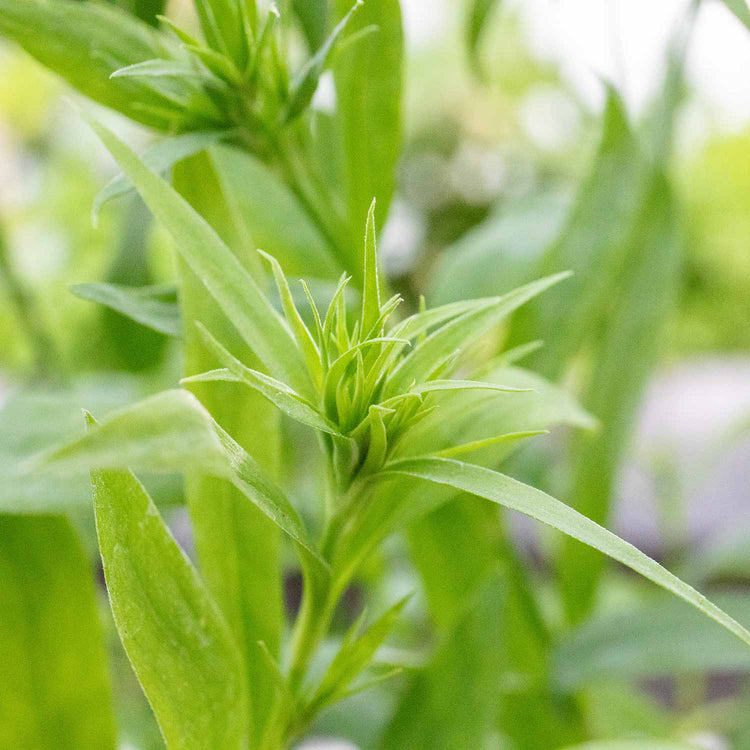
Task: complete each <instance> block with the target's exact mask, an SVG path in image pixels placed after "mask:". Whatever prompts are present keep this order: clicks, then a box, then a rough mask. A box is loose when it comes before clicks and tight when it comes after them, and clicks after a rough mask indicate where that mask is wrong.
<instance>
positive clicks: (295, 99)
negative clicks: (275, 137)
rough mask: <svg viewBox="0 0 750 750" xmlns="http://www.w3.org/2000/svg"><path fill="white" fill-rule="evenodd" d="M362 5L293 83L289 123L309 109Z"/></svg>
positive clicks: (351, 11) (359, 3) (358, 0)
mask: <svg viewBox="0 0 750 750" xmlns="http://www.w3.org/2000/svg"><path fill="white" fill-rule="evenodd" d="M362 5H364V0H356V2H355V3H354V5H353V6H352V7H351V8H350V9H349V11H348V13H346V15H345V16H344V17H343V18H342V19H341V20H340V21H339V22H338V23H337V24H336V26H335V28H334V29H333V31H332V32H331V33H330V35H329V36H328V38H327V39H326V40H325V42H324V43H323V44H322V45H321V46H320V48H319V49H318V50H317V51H316V52H315V54H314V55H313V56H312V57H311V58H310V59H309V60H308V61H307V62H306V63H305V65H304V66H303V68H302V70H300V72H299V73H298V74H297V76H296V78H295V79H294V81H293V82H292V89H291V92H290V95H289V104H288V106H287V112H286V121H287V122H289V121H290V120H293V119H294V118H295V117H297V116H299V115H300V114H302V112H303V111H304V110H305V109H306V108H307V105H308V104H310V102H311V101H312V98H313V94H315V89H317V88H318V81H319V80H320V76H321V74H322V73H323V70H324V69H325V66H326V64H327V63H328V59H329V58H330V56H331V52H333V49H334V47H335V46H336V42H338V41H339V39H340V38H341V35H342V34H343V33H344V31H345V30H346V27H347V26H348V25H349V22H350V21H351V18H352V16H353V15H354V12H355V11H356V10H357V9H358V8H360V7H361V6H362Z"/></svg>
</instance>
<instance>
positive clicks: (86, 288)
mask: <svg viewBox="0 0 750 750" xmlns="http://www.w3.org/2000/svg"><path fill="white" fill-rule="evenodd" d="M71 291H72V292H73V294H75V295H76V296H77V297H80V298H81V299H88V300H91V301H92V302H98V303H99V304H100V305H105V306H106V307H108V308H110V309H112V310H116V311H117V312H119V313H122V314H123V315H125V316H127V317H128V318H132V319H133V320H135V321H137V322H138V323H140V324H141V325H144V326H147V327H148V328H151V329H153V330H154V331H158V332H159V333H163V334H164V335H165V336H180V335H182V319H181V316H180V306H179V304H178V303H177V289H176V288H175V287H173V286H161V285H160V286H135V287H131V286H122V285H120V284H76V285H75V286H74V287H71Z"/></svg>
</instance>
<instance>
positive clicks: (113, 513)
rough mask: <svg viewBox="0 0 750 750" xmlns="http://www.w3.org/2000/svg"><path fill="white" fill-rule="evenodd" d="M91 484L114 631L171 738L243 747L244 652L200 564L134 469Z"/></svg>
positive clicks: (175, 743) (100, 476)
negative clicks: (189, 556) (177, 539)
mask: <svg viewBox="0 0 750 750" xmlns="http://www.w3.org/2000/svg"><path fill="white" fill-rule="evenodd" d="M87 419H88V423H89V425H92V424H95V423H94V422H93V420H92V418H91V417H87ZM91 484H92V489H93V497H94V513H95V517H96V529H97V535H98V538H99V548H100V550H101V555H102V561H103V563H104V574H105V577H106V580H107V591H108V592H109V598H110V603H111V605H112V612H113V613H114V616H115V624H116V625H117V631H118V633H119V634H120V639H121V640H122V644H123V646H124V647H125V651H126V653H127V655H128V658H129V659H130V662H131V664H132V665H133V668H134V670H135V672H136V675H137V676H138V680H139V682H140V683H141V685H142V686H143V690H144V692H145V693H146V697H147V698H148V700H149V703H150V704H151V707H152V708H153V709H154V713H155V714H156V719H157V721H158V722H159V727H160V728H161V731H162V734H163V735H164V739H165V741H166V743H167V745H168V746H169V747H170V748H171V747H175V748H186V750H187V749H189V748H195V749H196V750H198V748H206V747H222V748H223V747H226V748H237V750H242V749H243V748H246V747H247V731H248V724H249V721H248V695H247V690H246V686H245V681H244V667H243V664H242V658H241V656H240V653H239V651H238V649H237V646H236V644H235V643H234V641H233V640H232V637H231V635H230V632H229V628H228V626H227V624H226V622H225V621H224V619H223V618H222V616H221V614H220V612H219V610H218V608H217V607H216V604H215V603H214V602H213V600H212V599H211V597H210V596H209V594H208V592H207V591H206V589H205V587H204V585H203V582H202V581H201V579H200V577H199V576H198V573H197V572H196V570H195V569H194V568H193V566H192V565H191V564H190V562H189V560H188V559H187V557H186V555H185V554H184V552H183V551H182V550H181V549H180V548H179V546H178V545H177V542H175V540H174V539H173V537H172V535H171V533H170V532H169V529H168V528H167V526H166V524H165V523H164V521H163V520H162V518H161V516H160V515H159V511H158V510H157V509H156V506H155V505H154V504H153V502H152V501H151V498H150V497H149V496H148V494H147V492H146V490H145V489H144V488H143V486H142V485H141V484H140V482H139V481H138V480H137V479H136V478H135V477H134V476H133V474H131V473H130V472H128V471H92V472H91ZM207 706H210V710H206V707H207Z"/></svg>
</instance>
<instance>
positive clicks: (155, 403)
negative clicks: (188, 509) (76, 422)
mask: <svg viewBox="0 0 750 750" xmlns="http://www.w3.org/2000/svg"><path fill="white" fill-rule="evenodd" d="M91 467H94V468H97V469H101V470H106V469H125V468H128V469H132V470H133V471H153V472H156V473H173V472H178V471H188V470H191V471H193V470H194V471H202V472H205V473H206V474H211V475H212V476H215V477H219V478H223V479H227V480H229V481H230V482H231V483H232V484H233V485H234V486H235V487H236V488H237V489H238V490H240V491H241V492H242V493H243V494H244V495H245V497H247V498H248V500H250V502H252V503H253V504H254V505H255V506H256V507H257V508H258V509H259V510H260V511H261V512H262V513H263V514H264V515H266V516H267V517H268V518H270V519H271V520H272V521H273V522H274V523H275V524H276V525H277V526H278V527H279V528H281V529H282V530H283V531H285V532H286V533H287V534H288V535H289V536H290V537H292V539H294V540H295V541H296V542H298V543H299V544H301V545H302V546H303V547H305V548H306V549H308V550H309V551H310V552H311V554H312V555H314V556H316V557H318V558H319V555H318V553H317V551H316V550H315V548H314V546H313V545H312V543H311V542H310V541H309V540H308V539H307V534H306V533H305V530H304V528H303V526H302V523H301V522H300V520H299V517H298V516H297V513H296V511H295V510H294V508H293V507H292V505H291V504H290V503H289V501H288V500H287V499H286V497H285V496H284V494H283V493H282V492H281V490H279V489H278V488H277V487H276V486H275V485H274V484H273V483H272V482H271V481H270V480H269V479H268V478H267V477H266V476H264V474H263V472H262V470H261V469H260V467H259V466H258V464H257V463H256V462H255V461H254V460H253V459H252V458H251V457H250V456H249V455H248V454H247V453H245V451H244V450H243V449H242V447H241V446H239V445H238V444H237V443H236V442H235V441H234V440H232V438H231V437H230V436H229V435H227V433H226V432H224V430H222V429H221V427H219V426H218V425H217V424H216V422H214V420H213V419H212V418H211V415H210V414H208V412H207V411H206V410H205V409H204V408H203V406H201V404H200V402H199V401H198V400H197V399H196V398H195V397H194V396H193V395H192V394H190V393H188V392H187V391H179V390H175V391H165V392H163V393H159V394H157V395H156V396H151V397H150V398H147V399H144V400H143V401H140V402H138V403H137V404H134V405H133V406H129V407H127V408H125V409H122V410H120V411H118V412H115V413H114V414H113V415H111V416H110V417H108V418H107V419H105V420H103V421H102V423H101V424H100V425H99V426H98V427H96V428H94V429H92V430H91V431H90V432H89V433H88V434H87V435H85V436H84V437H82V438H80V439H78V440H75V441H73V442H70V443H67V444H65V445H63V446H61V447H59V448H55V449H53V450H51V451H48V452H47V453H45V454H44V455H43V456H41V457H39V458H37V460H36V461H35V463H34V465H33V468H34V469H36V470H41V469H47V470H52V471H54V472H56V473H60V474H62V475H68V474H75V473H77V472H83V471H88V469H89V468H91Z"/></svg>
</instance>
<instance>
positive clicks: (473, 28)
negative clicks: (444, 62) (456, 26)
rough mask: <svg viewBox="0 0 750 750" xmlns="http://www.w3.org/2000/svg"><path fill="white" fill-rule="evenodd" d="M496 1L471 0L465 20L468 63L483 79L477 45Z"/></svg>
mask: <svg viewBox="0 0 750 750" xmlns="http://www.w3.org/2000/svg"><path fill="white" fill-rule="evenodd" d="M497 4H498V0H472V2H471V3H470V4H469V12H468V15H467V18H466V47H467V50H468V53H469V62H470V63H471V64H472V67H473V68H474V71H475V72H476V74H477V75H478V77H480V78H483V77H484V74H483V72H482V63H481V60H480V58H479V51H480V50H479V45H480V42H481V40H482V36H483V34H484V32H485V29H486V26H487V23H488V22H489V20H490V18H491V16H492V13H493V11H494V10H495V7H496V6H497Z"/></svg>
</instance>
